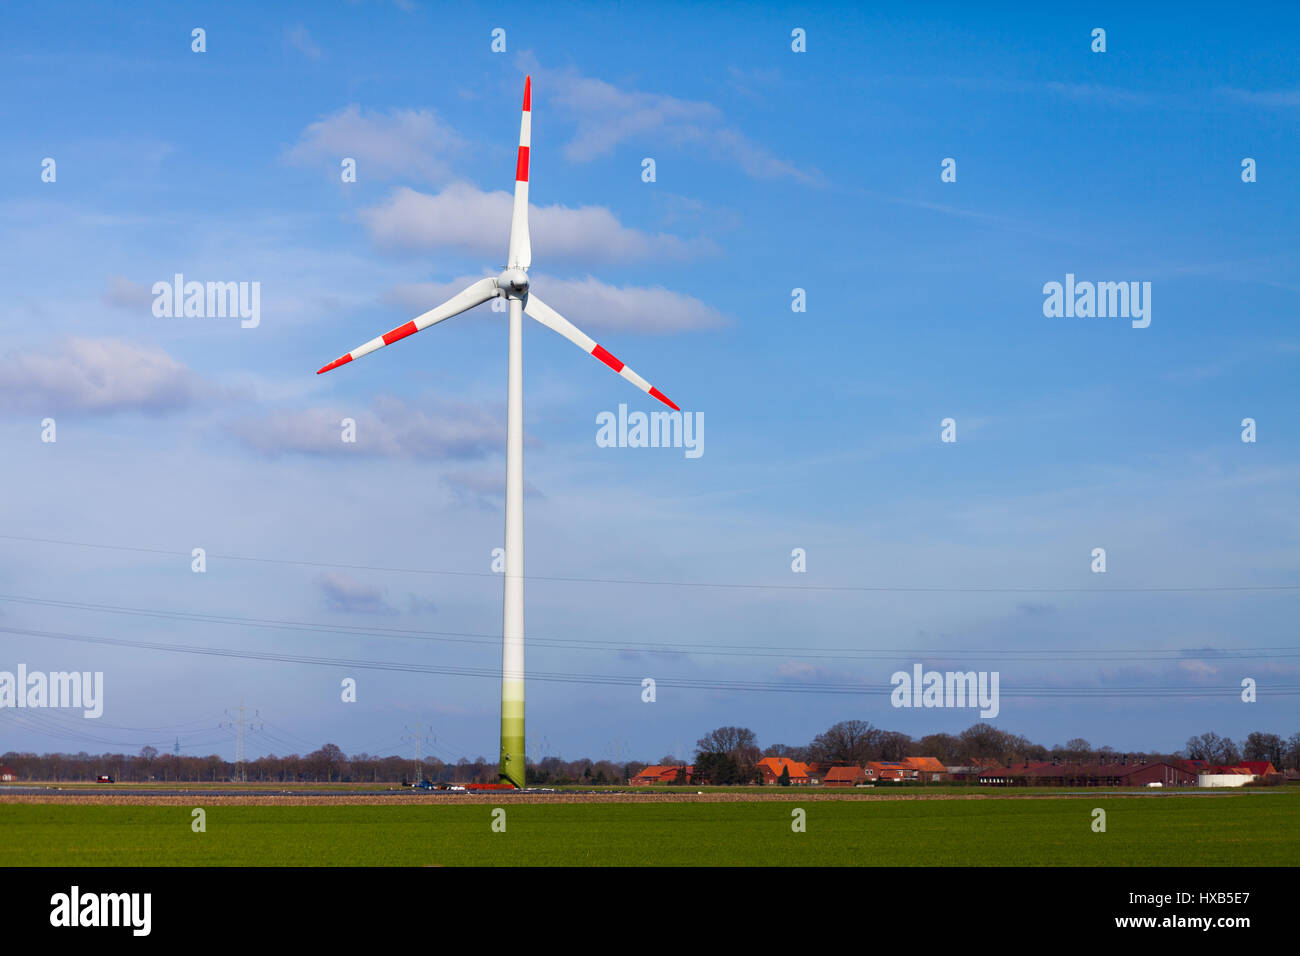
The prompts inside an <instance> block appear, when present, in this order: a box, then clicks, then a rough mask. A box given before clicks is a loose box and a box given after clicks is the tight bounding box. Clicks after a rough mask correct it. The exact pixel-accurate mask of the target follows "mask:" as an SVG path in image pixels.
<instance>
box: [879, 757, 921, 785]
mask: <svg viewBox="0 0 1300 956" xmlns="http://www.w3.org/2000/svg"><path fill="white" fill-rule="evenodd" d="M867 769H868V770H871V771H873V772H874V773H875V775H876V779H877V780H887V781H890V782H891V783H899V782H900V781H903V780H914V779H915V778H916V773H917V772H916V770H915V768H913V767H911V766H910V765H908V764H905V763H903V762H902V761H901V760H873V761H871V762H870V763H868V764H867Z"/></svg>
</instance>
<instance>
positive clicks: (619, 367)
mask: <svg viewBox="0 0 1300 956" xmlns="http://www.w3.org/2000/svg"><path fill="white" fill-rule="evenodd" d="M524 311H525V312H527V313H528V314H529V315H531V316H532V317H533V318H534V319H536V320H537V321H538V322H540V323H542V325H544V326H546V327H547V328H548V329H553V330H554V331H556V332H559V333H560V334H561V335H563V336H564V337H565V338H566V339H568V340H569V341H570V342H572V343H573V344H574V345H576V346H577V347H578V348H580V349H582V350H583V351H584V352H586V353H587V354H588V355H593V356H595V357H596V358H598V359H600V360H601V361H602V362H604V363H605V364H606V365H608V366H609V367H610V368H612V369H613V370H614V371H615V372H618V374H619V375H622V376H623V377H624V378H625V379H627V380H628V381H629V382H631V383H632V384H633V385H635V386H636V387H637V388H639V389H641V391H643V392H645V393H646V394H647V395H650V396H651V397H653V398H657V399H659V401H661V402H663V403H664V404H665V405H667V406H668V407H669V408H671V409H673V410H674V411H681V409H680V408H678V407H677V406H676V405H674V404H673V403H672V401H671V400H669V398H668V396H667V395H665V394H664V393H663V392H661V391H659V389H657V388H654V387H652V386H651V385H650V383H649V382H647V381H646V380H645V379H643V378H642V377H641V376H640V375H638V374H637V373H636V372H634V371H632V370H631V369H630V368H628V367H627V366H626V365H624V364H623V363H622V362H620V361H619V360H618V359H616V358H615V357H614V356H613V355H610V354H609V352H607V351H605V350H604V349H603V348H601V347H600V346H599V345H597V344H596V340H595V339H593V338H592V337H591V336H589V335H587V333H585V332H583V331H582V329H580V328H578V327H577V326H576V325H574V324H573V323H572V322H570V321H569V320H568V319H566V318H565V317H564V316H562V315H560V313H558V312H556V311H555V310H554V309H552V308H551V307H550V306H549V305H547V304H546V303H545V302H543V301H542V300H541V299H539V298H537V296H535V295H533V294H532V293H531V292H530V293H528V298H527V299H525V300H524Z"/></svg>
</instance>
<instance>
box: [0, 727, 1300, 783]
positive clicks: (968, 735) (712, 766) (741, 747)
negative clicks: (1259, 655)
mask: <svg viewBox="0 0 1300 956" xmlns="http://www.w3.org/2000/svg"><path fill="white" fill-rule="evenodd" d="M909 756H925V757H937V758H938V759H939V761H940V762H941V763H943V764H944V765H945V766H965V765H969V764H970V762H971V761H973V760H974V759H975V758H983V759H992V760H996V761H998V763H1000V764H1002V765H1003V766H1015V765H1017V764H1021V763H1026V762H1032V761H1042V760H1052V759H1056V760H1059V761H1060V762H1061V763H1117V762H1120V761H1121V760H1127V761H1128V762H1130V763H1145V762H1150V761H1159V760H1174V759H1179V758H1187V759H1192V760H1206V761H1209V762H1210V763H1213V764H1234V763H1236V762H1238V761H1239V760H1268V761H1270V762H1272V764H1273V765H1274V766H1275V767H1276V768H1277V769H1278V770H1300V733H1294V734H1292V735H1291V736H1290V737H1288V738H1283V737H1281V736H1280V735H1278V734H1274V733H1265V732H1262V731H1256V732H1252V733H1250V734H1248V735H1247V736H1246V738H1245V739H1244V740H1243V741H1242V742H1241V743H1240V744H1238V743H1236V742H1234V741H1233V740H1232V739H1231V738H1230V737H1220V736H1219V735H1218V734H1216V733H1213V732H1209V733H1205V734H1201V735H1199V736H1194V737H1191V738H1189V739H1188V741H1187V745H1186V746H1185V747H1184V749H1182V750H1180V751H1178V752H1176V753H1162V752H1156V751H1118V750H1116V749H1115V748H1113V747H1109V746H1103V747H1093V746H1092V745H1091V744H1089V743H1088V741H1086V740H1084V739H1082V738H1078V737H1076V738H1074V739H1072V740H1068V741H1066V742H1065V743H1064V744H1056V745H1055V746H1053V747H1050V748H1049V747H1046V746H1043V745H1042V744H1036V743H1034V742H1033V741H1031V740H1029V739H1028V738H1027V737H1024V736H1021V735H1018V734H1012V733H1008V732H1007V731H1003V730H999V729H997V728H996V727H994V726H992V725H990V724H985V723H979V724H975V725H973V726H971V727H968V728H967V729H966V730H963V731H962V732H961V733H959V734H928V735H926V736H923V737H920V738H913V737H910V736H908V735H907V734H904V733H900V732H898V731H893V730H885V729H883V728H880V727H874V726H872V725H871V724H870V723H869V722H868V721H865V720H844V721H840V722H839V723H837V724H835V725H834V726H832V727H830V728H828V729H827V730H825V731H824V732H822V733H820V734H818V735H817V736H816V737H814V738H813V739H812V741H810V742H809V743H807V744H801V745H793V746H792V745H787V744H772V745H771V746H768V747H766V748H764V749H760V748H759V744H758V736H757V735H756V734H755V733H754V731H753V730H751V729H749V728H748V727H734V726H726V727H718V728H716V729H714V730H711V731H709V733H707V734H705V735H704V736H703V737H701V738H700V739H699V741H698V742H697V743H696V746H695V757H694V767H695V777H694V778H693V779H690V780H688V779H687V778H686V776H685V773H684V772H683V774H682V775H681V776H682V779H681V780H680V781H677V782H680V783H688V782H690V783H694V782H702V781H706V780H707V781H708V782H711V783H714V784H740V783H753V782H756V781H757V780H759V779H761V778H760V776H759V774H758V771H757V769H756V765H757V763H758V761H759V759H760V758H762V757H789V758H790V759H792V760H798V761H801V762H805V763H807V762H817V763H823V764H849V765H856V766H860V767H861V766H865V765H866V764H867V763H869V762H871V761H875V760H901V759H903V758H904V757H909ZM682 762H683V761H682V758H679V757H676V756H673V755H671V754H669V755H666V756H664V757H661V758H660V759H659V761H658V763H659V764H661V765H669V766H671V765H679V764H682ZM0 765H3V766H5V767H7V768H8V769H10V770H12V771H13V772H14V775H15V776H16V777H17V778H18V779H19V780H48V781H64V782H76V781H93V780H94V779H95V778H96V777H97V776H99V775H101V774H107V775H110V776H112V777H113V778H114V779H115V780H120V781H124V782H127V781H130V782H147V781H154V782H160V783H169V782H190V783H197V782H204V781H209V782H219V781H230V780H241V779H242V780H247V781H249V782H252V783H358V784H360V783H398V782H400V781H403V780H406V781H418V780H420V779H428V780H431V781H435V782H438V781H441V782H447V783H462V784H463V783H494V782H496V779H497V764H496V763H495V762H489V761H488V760H487V759H486V758H484V757H478V758H476V759H474V760H470V759H468V758H462V759H460V760H458V761H457V762H455V763H446V762H444V761H442V760H439V759H437V758H429V759H426V760H423V761H422V762H421V763H420V764H419V765H417V764H416V762H415V761H414V760H412V759H411V758H410V757H399V756H392V755H389V756H377V755H373V754H367V753H359V754H353V755H351V756H349V755H347V754H345V753H344V752H343V751H342V750H341V749H340V748H339V747H338V746H336V745H335V744H332V743H327V744H325V745H324V746H322V747H321V748H320V749H319V750H314V751H312V752H311V753H308V754H305V755H301V756H300V755H298V754H291V755H289V756H285V757H279V756H276V755H274V754H271V755H268V756H265V757H258V758H257V759H255V760H249V761H246V762H245V763H243V764H242V765H239V764H236V763H234V762H233V761H230V760H227V759H225V758H224V757H221V756H219V755H217V754H210V755H208V756H188V755H182V754H164V753H159V752H158V750H157V749H155V748H154V747H144V748H142V749H141V750H140V752H139V753H138V754H134V755H131V754H121V753H103V754H90V753H86V752H85V751H82V752H80V753H76V754H66V753H47V754H36V753H19V752H14V751H11V752H9V753H6V754H4V755H3V756H0ZM646 766H647V764H646V763H644V762H637V761H631V762H619V763H616V762H614V761H610V760H596V761H593V760H590V759H587V758H581V759H578V760H562V759H561V758H559V757H544V758H542V759H541V760H537V761H529V762H528V766H527V773H528V783H529V784H530V785H533V786H567V785H579V786H581V785H589V786H600V785H602V784H624V783H626V782H627V781H628V780H629V779H631V778H632V777H634V776H636V775H637V774H638V773H640V772H641V771H642V770H643V769H645V767H646Z"/></svg>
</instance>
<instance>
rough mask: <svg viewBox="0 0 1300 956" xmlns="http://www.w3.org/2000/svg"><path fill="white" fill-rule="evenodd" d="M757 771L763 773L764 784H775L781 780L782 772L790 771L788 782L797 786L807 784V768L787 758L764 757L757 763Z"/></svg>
mask: <svg viewBox="0 0 1300 956" xmlns="http://www.w3.org/2000/svg"><path fill="white" fill-rule="evenodd" d="M758 769H759V770H761V771H762V772H763V782H764V783H776V782H778V781H779V780H780V779H781V772H782V771H783V770H789V771H790V782H791V783H792V784H795V785H797V786H806V785H807V783H808V767H807V765H805V764H802V763H800V762H799V761H797V760H791V759H790V758H789V757H764V758H763V759H762V760H760V761H759V762H758Z"/></svg>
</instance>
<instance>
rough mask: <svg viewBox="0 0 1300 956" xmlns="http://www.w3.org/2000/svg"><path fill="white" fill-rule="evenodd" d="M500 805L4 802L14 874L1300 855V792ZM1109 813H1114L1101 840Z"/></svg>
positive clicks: (1106, 862) (1007, 862) (6, 859)
mask: <svg viewBox="0 0 1300 956" xmlns="http://www.w3.org/2000/svg"><path fill="white" fill-rule="evenodd" d="M503 804H505V810H506V832H504V833H494V832H493V831H492V828H491V824H492V813H493V807H492V806H490V805H472V806H471V805H456V804H454V803H431V804H418V805H402V806H382V805H381V806H334V805H330V806H319V807H304V806H269V807H268V806H219V805H213V806H209V807H208V808H206V809H207V832H205V833H194V832H192V831H191V828H190V823H191V816H190V809H191V808H190V807H187V806H105V805H84V806H83V805H78V804H73V805H49V804H5V805H0V865H3V866H23V865H43V866H82V865H85V866H142V865H143V866H147V865H171V866H189V865H193V866H214V865H215V866H332V865H353V866H423V865H444V866H457V865H486V866H496V865H512V864H524V865H545V866H562V865H580V866H581V865H587V866H590V865H597V866H601V865H627V866H654V865H774V864H777V865H796V866H832V865H833V866H860V865H883V866H909V865H930V866H932V865H956V866H1011V865H1034V866H1054V865H1082V866H1205V865H1214V866H1233V865H1239V866H1255V865H1294V864H1295V863H1296V861H1297V860H1300V795H1297V794H1295V793H1277V794H1269V795H1262V794H1261V795H1250V794H1234V795H1231V796H1224V797H1216V798H1206V797H1191V796H1187V797H1158V798H1146V799H1131V798H1130V799H1125V798H1122V797H1103V796H1100V795H1099V796H1097V797H1096V798H1087V799H1052V798H1044V799H1037V800H998V799H994V800H924V801H854V802H847V801H846V802H839V801H835V802H818V803H812V802H809V803H807V804H806V806H804V809H805V811H806V814H807V817H806V821H807V831H806V832H804V833H795V832H793V831H792V829H791V820H792V817H791V811H792V810H793V809H794V808H796V807H799V806H801V804H800V802H799V800H798V799H797V797H796V798H795V799H792V800H790V801H789V802H785V801H781V802H765V803H745V802H735V803H707V804H706V803H690V802H672V803H663V804H600V803H568V804H516V805H509V804H508V803H507V802H505V801H503ZM1094 807H1101V808H1102V809H1104V810H1105V811H1106V814H1107V819H1106V832H1105V833H1095V832H1093V830H1092V827H1091V824H1092V820H1093V816H1092V811H1093V808H1094Z"/></svg>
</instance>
